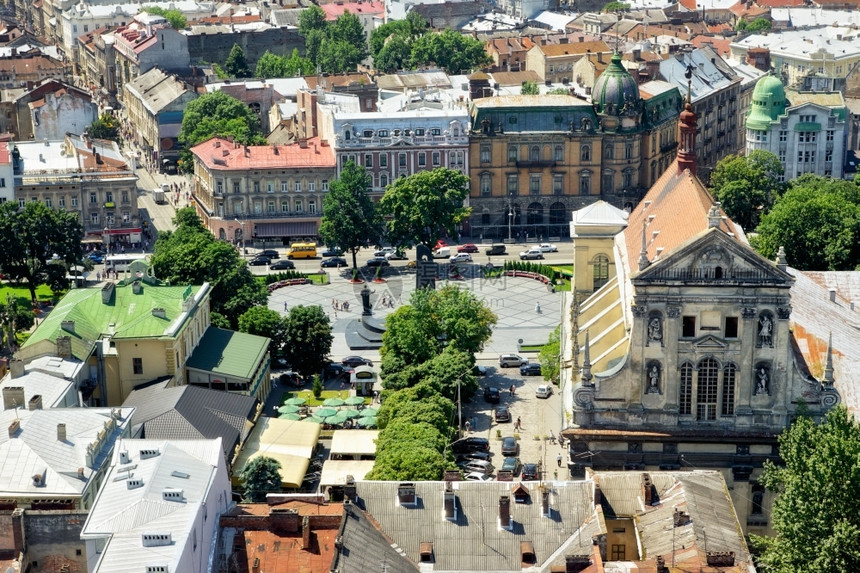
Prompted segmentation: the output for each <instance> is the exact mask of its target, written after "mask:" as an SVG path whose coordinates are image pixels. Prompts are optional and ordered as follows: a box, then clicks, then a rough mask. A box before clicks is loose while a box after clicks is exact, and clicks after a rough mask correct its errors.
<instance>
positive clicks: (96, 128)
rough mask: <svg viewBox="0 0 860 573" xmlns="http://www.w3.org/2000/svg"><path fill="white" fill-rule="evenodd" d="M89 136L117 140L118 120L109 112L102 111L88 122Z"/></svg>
mask: <svg viewBox="0 0 860 573" xmlns="http://www.w3.org/2000/svg"><path fill="white" fill-rule="evenodd" d="M89 134H90V137H92V138H95V139H110V140H111V141H119V121H117V119H116V118H115V117H114V116H112V115H111V114H109V113H103V114H101V115H100V116H99V118H98V119H97V120H95V121H94V122H92V123H91V124H90V129H89Z"/></svg>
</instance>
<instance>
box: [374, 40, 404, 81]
mask: <svg viewBox="0 0 860 573" xmlns="http://www.w3.org/2000/svg"><path fill="white" fill-rule="evenodd" d="M411 55H412V49H411V48H410V47H409V43H408V42H407V40H406V38H405V37H404V36H401V35H395V36H392V37H391V38H390V39H389V40H388V41H387V42H386V43H385V45H384V46H383V47H382V49H380V50H379V52H378V53H377V54H376V56H375V57H374V58H373V67H374V68H376V69H377V70H379V71H381V72H387V73H391V72H396V71H397V70H402V69H404V68H407V67H408V66H409V59H410V57H411Z"/></svg>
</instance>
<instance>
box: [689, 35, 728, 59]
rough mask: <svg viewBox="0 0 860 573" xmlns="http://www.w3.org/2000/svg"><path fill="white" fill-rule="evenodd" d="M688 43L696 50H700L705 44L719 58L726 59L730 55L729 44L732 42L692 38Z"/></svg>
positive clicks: (702, 37)
mask: <svg viewBox="0 0 860 573" xmlns="http://www.w3.org/2000/svg"><path fill="white" fill-rule="evenodd" d="M690 43H691V44H693V45H694V46H696V47H697V48H701V47H702V46H704V45H705V44H710V45H711V46H713V48H714V49H715V50H716V51H717V53H718V54H719V55H720V56H722V57H726V56H729V55H731V49H730V48H729V44H731V43H732V41H731V40H728V39H726V38H717V37H714V36H696V37H695V38H692V39H691V40H690Z"/></svg>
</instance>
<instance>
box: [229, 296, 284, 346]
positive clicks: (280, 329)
mask: <svg viewBox="0 0 860 573" xmlns="http://www.w3.org/2000/svg"><path fill="white" fill-rule="evenodd" d="M286 323H287V321H286V320H284V317H282V316H281V315H280V313H279V312H278V311H276V310H272V309H270V308H267V307H265V306H252V307H251V308H249V309H248V310H246V311H245V312H244V314H242V316H240V317H239V332H247V333H248V334H256V335H257V336H265V337H266V338H268V339H269V340H270V342H269V353H270V354H271V355H272V356H275V354H277V353H278V351H279V350H280V349H281V347H282V346H283V344H284V338H285V337H286V326H287V325H286Z"/></svg>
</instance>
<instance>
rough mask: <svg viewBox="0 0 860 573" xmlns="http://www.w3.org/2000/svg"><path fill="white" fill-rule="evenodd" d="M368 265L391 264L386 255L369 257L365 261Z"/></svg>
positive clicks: (381, 265) (385, 265)
mask: <svg viewBox="0 0 860 573" xmlns="http://www.w3.org/2000/svg"><path fill="white" fill-rule="evenodd" d="M365 265H367V266H368V267H387V266H390V265H389V263H388V259H386V258H385V257H373V258H371V259H367V262H366V263H365Z"/></svg>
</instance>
